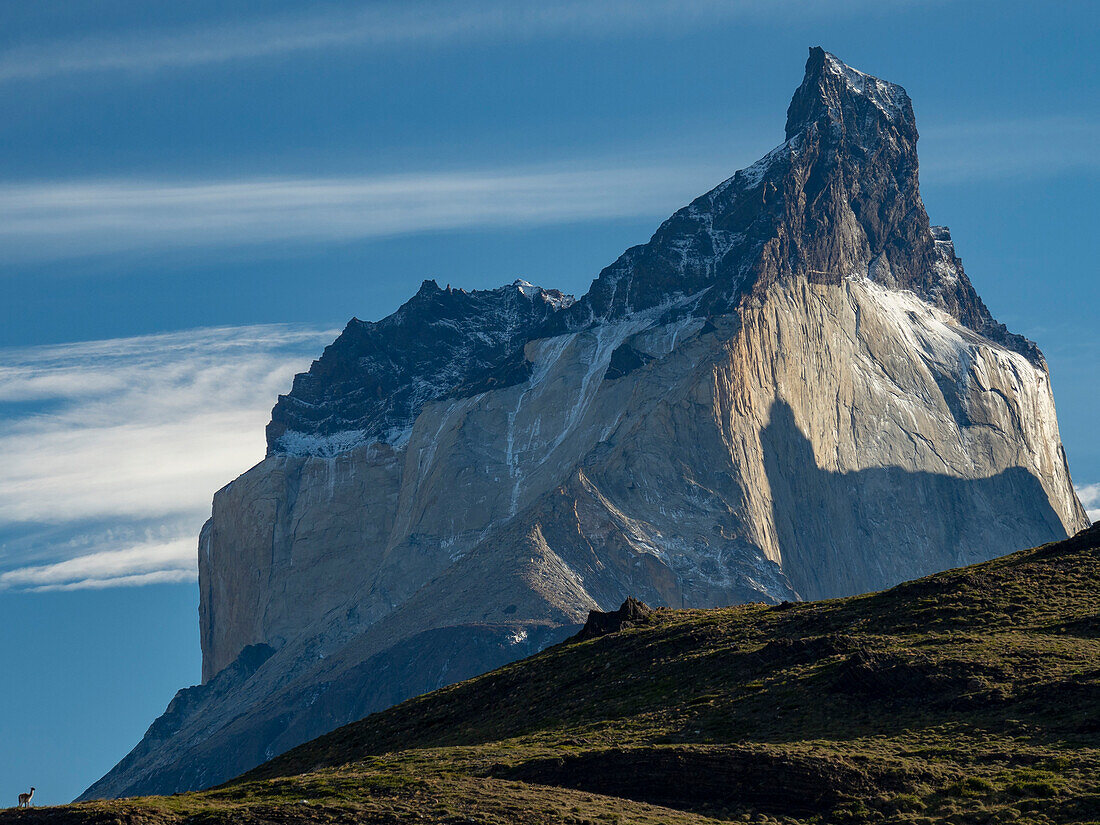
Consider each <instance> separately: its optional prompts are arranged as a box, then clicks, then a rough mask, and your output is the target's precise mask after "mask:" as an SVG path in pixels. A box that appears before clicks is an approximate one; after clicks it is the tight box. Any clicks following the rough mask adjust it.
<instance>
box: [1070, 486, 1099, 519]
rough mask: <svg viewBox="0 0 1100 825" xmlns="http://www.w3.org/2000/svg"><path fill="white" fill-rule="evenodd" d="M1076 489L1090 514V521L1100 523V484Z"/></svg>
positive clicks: (1078, 496)
mask: <svg viewBox="0 0 1100 825" xmlns="http://www.w3.org/2000/svg"><path fill="white" fill-rule="evenodd" d="M1074 489H1075V490H1076V491H1077V498H1079V499H1080V500H1081V504H1083V505H1084V507H1085V512H1087V513H1088V514H1089V520H1090V521H1100V484H1083V485H1081V486H1080V487H1075V488H1074Z"/></svg>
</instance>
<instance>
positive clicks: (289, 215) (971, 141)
mask: <svg viewBox="0 0 1100 825" xmlns="http://www.w3.org/2000/svg"><path fill="white" fill-rule="evenodd" d="M1097 128H1098V127H1097V124H1096V123H1094V122H1093V121H1092V120H1090V119H1088V118H1079V117H1049V118H1036V119H1032V120H1012V121H1004V122H984V121H983V122H976V123H965V122H964V123H956V124H953V125H941V126H934V127H932V128H929V129H928V130H927V131H926V132H925V134H924V136H923V137H922V147H923V148H922V168H921V178H922V182H924V183H926V184H931V185H936V186H952V185H959V184H970V183H976V182H978V183H980V182H982V181H989V180H994V179H1001V180H1018V179H1021V178H1036V177H1043V176H1051V175H1057V174H1062V173H1066V172H1071V171H1090V172H1093V173H1095V172H1096V171H1098V169H1100V163H1098V161H1097V158H1096V153H1095V152H1092V151H1090V148H1091V142H1090V136H1091V135H1092V134H1095V132H1096V129H1097ZM683 154H684V153H682V152H677V151H676V150H674V149H671V148H669V147H651V148H650V149H649V151H648V152H647V157H648V159H647V161H646V163H645V164H643V165H618V164H615V163H609V162H608V161H607V160H606V158H590V159H578V160H576V161H574V162H571V163H557V164H552V165H551V164H547V165H542V166H532V167H524V168H500V169H492V168H489V169H473V170H457V171H447V172H409V173H401V174H387V175H344V176H330V177H299V176H284V177H268V178H226V179H206V180H155V179H152V180H151V179H115V180H67V181H65V180H63V181H43V182H35V183H8V184H0V248H2V249H3V252H2V253H0V263H4V264H8V265H10V264H14V263H22V262H27V261H42V260H57V259H64V258H68V257H81V256H87V255H110V254H115V253H120V252H129V251H134V250H149V249H157V250H162V249H188V248H192V249H194V248H217V247H230V246H250V245H263V244H270V243H279V244H285V243H288V242H289V243H300V244H311V243H313V244H316V243H327V242H332V241H355V240H368V239H374V238H384V237H394V236H399V235H408V234H416V233H430V232H445V231H453V230H476V229H489V228H501V227H530V226H544V225H553V224H563V223H573V222H580V221H589V222H590V221H605V220H616V219H622V218H653V219H654V220H659V219H660V218H663V217H665V216H667V215H669V214H671V212H672V211H674V210H675V209H677V208H678V207H680V206H682V205H684V204H685V203H687V202H689V201H690V200H691V199H692V198H693V197H694V196H696V195H698V194H699V193H700V192H704V191H707V190H708V189H710V188H711V187H712V186H714V185H716V184H717V183H719V182H720V181H721V180H723V179H724V178H726V177H728V176H729V175H731V174H732V173H733V172H734V171H735V168H733V166H734V165H731V163H730V160H729V158H730V147H729V145H728V143H723V144H722V145H720V146H713V147H708V146H694V147H693V149H692V151H691V152H690V153H688V154H690V156H691V159H690V160H687V161H685V160H684V158H683V156H682V155H683ZM753 160H755V157H753V156H752V153H751V152H749V151H742V161H741V163H740V164H736V165H740V166H747V165H748V164H749V163H751V162H752V161H753Z"/></svg>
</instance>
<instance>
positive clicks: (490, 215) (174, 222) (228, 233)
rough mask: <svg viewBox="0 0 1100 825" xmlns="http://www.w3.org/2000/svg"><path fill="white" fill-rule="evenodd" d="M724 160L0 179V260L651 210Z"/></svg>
mask: <svg viewBox="0 0 1100 825" xmlns="http://www.w3.org/2000/svg"><path fill="white" fill-rule="evenodd" d="M731 171H732V170H721V169H720V168H719V165H718V163H714V164H712V165H707V164H700V163H692V164H684V163H675V162H673V163H668V164H662V163H657V164H654V165H652V166H644V167H633V166H632V167H618V166H604V167H599V166H594V165H591V164H574V165H569V166H563V167H556V168H551V169H536V170H523V169H520V170H508V169H505V170H487V171H485V170H482V171H470V172H447V173H432V174H403V175H384V176H374V177H371V176H348V177H330V178H302V177H286V178H272V179H244V180H240V179H228V180H206V181H190V182H188V181H184V182H172V181H156V180H144V181H143V180H130V181H126V180H114V181H109V180H108V181H62V182H46V183H34V184H5V185H0V245H2V246H3V248H4V252H3V253H2V258H3V260H4V261H5V262H7V263H11V262H17V261H22V260H42V259H49V258H59V257H67V256H77V255H88V254H104V253H113V252H120V251H126V250H134V249H149V248H158V249H163V248H181V247H210V246H218V245H241V244H263V243H269V242H279V243H283V242H288V241H290V242H295V241H297V242H323V241H339V240H354V239H364V238H379V237H387V236H395V235H403V234H409V233H420V232H432V231H437V232H438V231H447V230H455V229H470V228H479V227H480V228H487V227H507V226H531V225H545V224H555V223H569V222H573V221H582V220H594V219H598V220H607V219H616V218H623V217H635V216H654V217H657V216H661V215H664V214H666V213H668V212H671V211H672V210H673V209H675V208H677V207H678V206H680V205H682V203H685V202H687V201H688V200H690V198H691V197H693V196H694V195H696V194H698V193H699V192H700V191H705V190H706V189H709V188H710V187H711V186H713V185H715V184H716V183H718V181H719V180H721V179H722V178H724V177H725V176H726V175H727V174H729V173H731Z"/></svg>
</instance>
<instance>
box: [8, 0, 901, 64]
mask: <svg viewBox="0 0 1100 825" xmlns="http://www.w3.org/2000/svg"><path fill="white" fill-rule="evenodd" d="M891 5H892V6H894V7H898V6H905V5H911V4H910V3H896V4H891ZM884 8H885V7H884V6H883V5H882V4H881V3H877V2H873V0H817V2H805V0H598V2H593V0H545V2H537V3H536V2H527V0H474V2H468V3H453V2H440V1H438V0H437V1H436V2H417V3H393V2H389V3H372V4H362V3H354V4H352V3H347V4H336V5H327V6H320V7H314V8H313V9H309V10H306V11H299V12H297V13H292V14H286V13H284V14H280V15H271V16H267V17H252V18H239V19H236V20H233V21H231V22H220V23H217V24H206V25H193V26H191V27H186V28H184V27H181V28H177V29H171V30H163V29H162V30H147V29H146V30H136V31H129V32H126V33H121V34H110V35H99V36H85V37H80V38H70V39H66V40H61V41H53V42H40V43H30V44H25V45H20V46H17V47H14V48H11V49H9V50H8V51H6V52H4V53H2V54H0V83H2V82H5V81H14V80H24V81H25V80H33V79H40V78H46V77H54V76H58V75H68V74H77V73H87V72H104V71H120V70H121V71H131V72H149V71H157V70H164V69H172V68H186V67H190V66H201V65H206V64H212V63H225V62H227V61H245V60H256V59H261V58H269V57H276V56H280V55H288V54H294V53H301V52H313V51H319V50H332V49H340V48H347V49H351V48H360V49H364V48H365V49H381V48H386V47H392V46H411V45H416V46H417V47H419V48H425V47H433V46H454V45H456V44H464V43H471V42H474V43H478V42H486V41H493V40H504V39H506V40H508V41H510V42H513V41H516V40H524V39H530V38H545V37H563V36H564V37H583V38H607V37H615V36H619V35H621V34H623V33H625V32H630V31H645V30H655V29H659V30H662V31H667V30H669V29H674V30H680V31H682V30H684V29H691V28H695V27H698V26H700V25H706V26H713V25H715V24H716V23H721V22H728V21H733V20H739V19H747V18H761V17H763V18H772V19H780V20H782V19H786V18H787V16H788V15H790V14H792V13H795V14H798V15H799V16H800V17H801V18H803V19H805V18H815V17H831V16H835V15H844V14H856V13H863V14H866V13H882V12H883V10H884Z"/></svg>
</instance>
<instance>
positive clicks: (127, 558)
mask: <svg viewBox="0 0 1100 825" xmlns="http://www.w3.org/2000/svg"><path fill="white" fill-rule="evenodd" d="M334 335H335V331H334V330H326V331H319V330H312V329H302V328H295V327H288V326H259V327H242V328H221V329H204V330H193V331H189V332H182V333H172V334H165V335H155V336H144V337H139V338H129V339H118V340H111V341H93V342H87V343H80V344H65V345H59V346H47V347H35V348H29V349H8V350H3V351H0V364H3V366H0V454H2V455H4V456H5V468H4V473H3V474H2V475H0V536H2V535H8V536H11V535H15V534H17V533H18V532H19V531H20V530H26V529H27V527H28V525H29V526H31V527H33V526H36V525H37V526H48V527H49V528H50V529H48V530H43V531H41V534H42V535H44V536H47V537H48V539H47V541H48V546H46V547H43V546H33V545H34V542H33V540H32V541H31V546H28V543H27V542H26V541H22V542H19V541H9V542H5V544H7V545H8V546H7V547H4V546H3V545H0V570H3V572H0V589H2V588H12V587H16V588H20V589H43V588H46V589H73V588H78V587H103V586H113V585H137V584H147V583H151V582H154V581H175V580H180V579H181V578H183V579H185V578H193V577H194V574H195V556H196V543H197V532H198V527H199V525H201V523H202V521H203V520H204V518H205V517H206V516H207V515H208V514H209V509H210V498H211V495H212V494H213V492H214V491H215V490H217V489H218V488H219V487H221V486H223V485H224V484H226V483H227V482H229V481H231V480H232V479H233V478H234V477H235V476H237V475H238V474H240V473H241V472H243V471H244V470H246V469H248V467H250V466H251V465H252V464H254V463H256V462H257V461H258V460H260V459H261V458H262V457H263V455H264V435H263V429H264V424H265V423H266V420H267V418H268V417H269V413H270V409H271V405H272V403H273V401H274V399H275V397H276V396H277V395H278V393H280V392H286V391H287V390H288V389H289V387H290V379H291V376H292V375H293V374H294V373H295V372H300V371H302V370H303V369H305V368H306V367H307V366H308V365H309V361H310V358H311V357H312V356H313V355H315V354H317V353H319V352H320V350H321V348H322V347H323V345H324V344H326V343H328V342H329V341H331V340H332V338H333V337H334ZM32 536H33V530H32ZM13 548H14V549H13ZM32 561H33V562H34V563H33V564H30V563H28V562H32ZM4 568H6V569H4Z"/></svg>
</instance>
